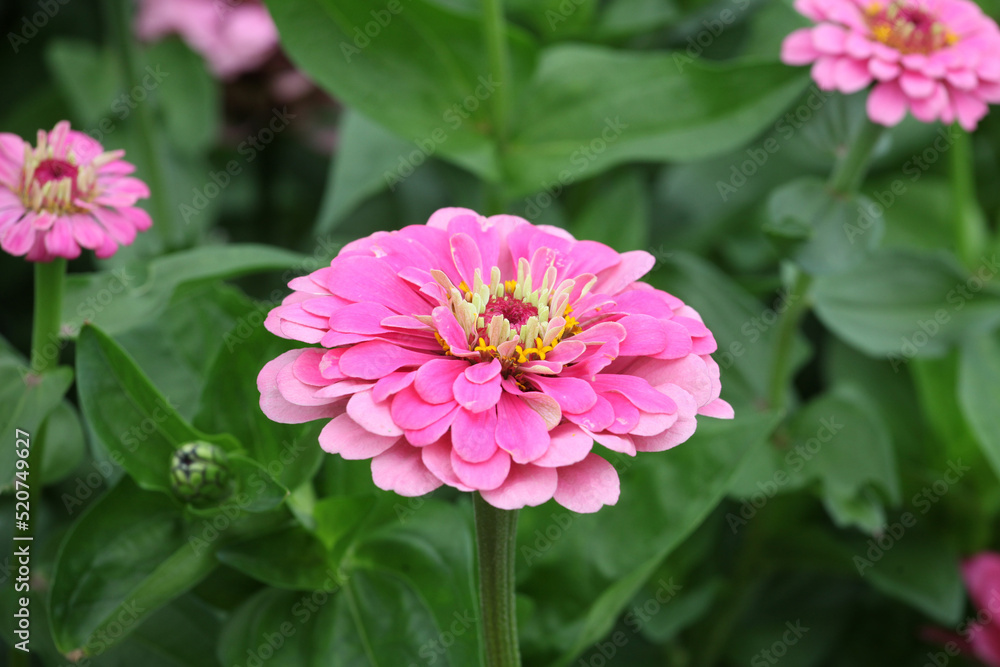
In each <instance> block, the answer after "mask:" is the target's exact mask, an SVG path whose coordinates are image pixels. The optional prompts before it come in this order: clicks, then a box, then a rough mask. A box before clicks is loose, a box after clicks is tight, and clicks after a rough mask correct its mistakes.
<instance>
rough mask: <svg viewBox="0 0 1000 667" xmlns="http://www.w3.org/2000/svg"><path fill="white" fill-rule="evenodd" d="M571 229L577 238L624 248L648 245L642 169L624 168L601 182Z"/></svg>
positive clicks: (647, 206) (646, 202) (646, 210)
mask: <svg viewBox="0 0 1000 667" xmlns="http://www.w3.org/2000/svg"><path fill="white" fill-rule="evenodd" d="M570 231H572V232H573V235H574V236H576V237H577V238H580V239H588V240H591V241H599V242H601V243H605V244H607V245H610V246H612V247H613V248H615V249H616V250H619V251H622V252H624V251H626V250H635V249H637V248H645V247H647V246H648V245H649V203H648V197H647V196H646V188H645V184H644V180H643V178H642V173H641V172H640V171H639V170H637V169H630V170H627V171H622V172H620V173H616V174H613V175H612V176H611V177H610V178H608V179H607V180H606V181H605V182H603V183H601V184H599V185H598V187H597V188H595V192H594V193H593V196H592V197H591V198H590V200H589V201H588V202H587V203H586V204H585V205H584V207H583V209H582V211H581V212H580V214H579V215H577V216H576V217H575V219H574V221H573V225H572V227H571V230H570Z"/></svg>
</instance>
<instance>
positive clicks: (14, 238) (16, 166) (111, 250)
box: [0, 121, 153, 262]
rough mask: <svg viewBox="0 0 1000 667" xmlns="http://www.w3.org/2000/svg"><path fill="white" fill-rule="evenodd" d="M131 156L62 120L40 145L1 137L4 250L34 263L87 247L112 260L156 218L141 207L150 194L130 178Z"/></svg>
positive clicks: (71, 255)
mask: <svg viewBox="0 0 1000 667" xmlns="http://www.w3.org/2000/svg"><path fill="white" fill-rule="evenodd" d="M124 155H125V151H121V150H117V151H109V152H104V148H103V147H102V146H101V145H100V144H99V143H98V142H96V141H94V140H93V139H92V138H90V137H88V136H87V135H86V134H83V133H82V132H76V131H74V130H71V129H70V126H69V122H67V121H62V122H60V123H59V124H57V125H56V126H55V128H54V129H53V130H52V131H51V132H45V131H43V130H39V132H38V146H37V147H32V145H31V144H29V143H28V142H26V141H24V140H23V139H21V137H19V136H17V135H15V134H8V133H0V247H2V248H3V249H4V250H5V251H7V252H9V253H10V254H12V255H27V259H29V260H31V261H33V262H49V261H52V260H53V259H55V258H56V257H66V258H68V259H73V258H75V257H79V255H80V248H81V246H82V247H84V248H89V249H92V250H94V251H95V252H96V254H97V256H98V257H101V258H107V257H111V256H112V255H114V254H115V252H116V251H117V250H118V246H119V244H121V245H129V244H130V243H132V241H134V240H135V236H136V232H137V231H144V230H146V229H149V227H150V225H152V224H153V223H152V220H150V218H149V214H147V213H146V212H145V211H143V210H142V209H140V208H136V207H135V203H136V202H137V201H138V200H139V199H143V198H146V197H149V188H148V187H146V184H145V183H143V182H142V181H140V180H139V179H136V178H131V177H129V176H128V174H131V173H132V172H133V171H135V167H134V166H132V165H131V164H129V163H128V162H125V161H124V160H122V159H121V158H122V157H123V156H124Z"/></svg>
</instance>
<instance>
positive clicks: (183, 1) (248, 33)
mask: <svg viewBox="0 0 1000 667" xmlns="http://www.w3.org/2000/svg"><path fill="white" fill-rule="evenodd" d="M136 33H137V34H138V36H139V38H140V39H143V40H147V41H155V40H158V39H162V38H163V37H165V36H167V35H170V34H174V33H176V34H178V35H180V36H181V38H182V39H183V40H184V41H185V42H187V44H188V45H189V46H190V47H191V48H192V49H193V50H194V51H196V52H198V53H200V54H201V55H202V57H204V58H205V60H206V61H208V65H209V67H210V68H211V70H212V72H213V73H215V75H216V76H218V77H219V78H221V79H232V78H235V77H237V76H239V75H240V74H243V73H244V72H249V71H252V70H255V69H257V68H258V67H260V66H261V65H263V64H264V63H265V62H266V61H267V60H268V58H270V57H271V56H272V55H273V54H274V53H275V52H276V51H277V48H278V29H277V28H276V27H275V25H274V21H273V20H272V19H271V15H270V14H269V13H268V11H267V9H266V8H265V7H264V5H262V4H261V3H260V2H257V1H256V0H169V1H168V0H140V3H139V13H138V15H137V16H136Z"/></svg>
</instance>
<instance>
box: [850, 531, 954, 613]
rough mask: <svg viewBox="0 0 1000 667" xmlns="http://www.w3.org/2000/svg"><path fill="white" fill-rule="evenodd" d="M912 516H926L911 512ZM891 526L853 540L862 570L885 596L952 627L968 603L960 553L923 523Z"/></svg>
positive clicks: (859, 569)
mask: <svg viewBox="0 0 1000 667" xmlns="http://www.w3.org/2000/svg"><path fill="white" fill-rule="evenodd" d="M904 516H905V515H904ZM910 518H911V519H914V520H915V521H922V518H921V517H920V516H916V517H914V515H913V514H912V513H911V514H910ZM889 528H890V530H887V531H886V532H885V533H884V534H883V535H881V536H880V537H873V538H870V539H868V540H867V541H865V542H864V543H862V542H861V540H855V541H853V542H851V543H850V544H851V547H852V548H853V557H852V562H853V563H854V566H855V568H856V569H857V571H858V573H859V574H860V575H861V576H862V577H863V578H865V579H867V580H868V581H869V582H871V584H872V586H874V587H875V588H877V589H879V590H880V591H882V592H883V593H885V594H886V595H890V596H892V597H894V598H896V599H897V600H901V601H903V602H906V603H908V604H910V605H912V606H914V607H916V608H917V609H919V610H920V611H922V612H924V613H925V614H927V615H928V616H930V617H931V618H933V619H935V620H936V621H938V622H939V623H941V624H943V625H945V626H947V627H954V626H955V625H956V624H957V623H958V622H959V621H960V620H961V618H962V611H963V610H964V608H965V592H964V590H963V586H962V578H961V576H960V573H959V563H960V558H959V554H958V553H957V552H956V550H955V548H954V547H953V546H952V545H951V544H949V543H948V541H947V540H944V539H941V536H940V535H938V534H935V533H932V532H930V531H928V530H926V529H922V528H921V526H920V525H919V524H917V525H915V526H914V525H913V524H910V526H906V525H904V524H903V523H901V521H900V520H899V519H896V520H894V521H892V522H891V524H890V527H889Z"/></svg>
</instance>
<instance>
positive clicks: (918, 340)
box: [814, 250, 1000, 361]
mask: <svg viewBox="0 0 1000 667" xmlns="http://www.w3.org/2000/svg"><path fill="white" fill-rule="evenodd" d="M997 271H1000V266H998V265H997V263H996V259H995V257H985V258H984V259H983V263H982V264H981V265H980V267H979V268H978V270H977V272H976V273H973V274H972V275H969V274H966V273H965V271H964V270H963V269H961V268H960V267H959V266H958V265H957V263H956V262H955V261H954V260H953V259H952V258H950V257H949V256H946V255H942V254H925V253H916V252H910V251H898V250H893V251H882V252H877V253H873V254H872V255H870V256H869V257H868V258H866V259H865V260H864V261H862V262H861V263H860V264H858V265H857V266H855V267H853V268H851V269H849V270H847V271H845V272H843V273H839V274H837V275H831V276H821V277H820V278H818V279H817V281H816V284H815V288H814V298H815V303H816V314H817V315H818V316H819V318H820V319H821V320H823V323H824V324H826V326H827V327H829V328H830V329H831V330H832V331H833V332H834V333H836V334H837V335H838V336H840V337H841V338H843V339H844V340H845V341H847V342H848V343H850V344H852V345H854V346H855V347H857V348H858V349H860V350H862V351H863V352H866V353H867V354H869V355H871V356H885V357H889V358H890V360H896V361H901V360H905V359H911V358H913V357H915V356H937V355H940V354H941V353H943V352H944V351H945V350H947V349H948V347H949V346H950V345H951V344H953V343H954V342H956V341H958V340H960V339H962V338H963V337H965V336H968V335H970V334H974V333H978V332H981V331H984V330H987V329H989V328H990V327H993V326H995V325H996V324H997V323H998V322H1000V290H998V289H997V287H996V286H994V285H992V284H991V283H990V282H989V280H990V278H991V277H992V276H994V275H996V273H997Z"/></svg>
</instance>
